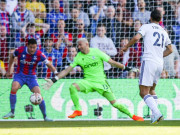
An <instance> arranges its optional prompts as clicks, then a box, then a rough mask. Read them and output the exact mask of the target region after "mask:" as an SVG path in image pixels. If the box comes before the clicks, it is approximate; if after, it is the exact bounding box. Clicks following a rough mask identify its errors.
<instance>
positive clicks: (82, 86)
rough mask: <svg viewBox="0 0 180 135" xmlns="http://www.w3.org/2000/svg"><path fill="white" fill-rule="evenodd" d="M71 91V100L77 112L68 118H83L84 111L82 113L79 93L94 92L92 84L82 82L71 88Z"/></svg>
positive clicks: (74, 84)
mask: <svg viewBox="0 0 180 135" xmlns="http://www.w3.org/2000/svg"><path fill="white" fill-rule="evenodd" d="M69 91H70V96H71V99H72V101H73V103H74V106H75V111H74V113H73V114H72V115H70V116H68V118H75V117H76V116H81V115H82V111H81V106H80V103H79V96H78V92H84V93H88V92H90V91H92V88H91V84H90V83H89V82H88V81H86V80H81V81H79V82H77V83H73V84H72V85H71V86H70V88H69Z"/></svg>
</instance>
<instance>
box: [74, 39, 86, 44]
mask: <svg viewBox="0 0 180 135" xmlns="http://www.w3.org/2000/svg"><path fill="white" fill-rule="evenodd" d="M79 41H83V42H85V43H88V40H87V39H86V38H79V39H78V40H77V41H76V44H78V42H79Z"/></svg>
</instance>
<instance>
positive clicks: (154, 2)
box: [146, 0, 175, 25]
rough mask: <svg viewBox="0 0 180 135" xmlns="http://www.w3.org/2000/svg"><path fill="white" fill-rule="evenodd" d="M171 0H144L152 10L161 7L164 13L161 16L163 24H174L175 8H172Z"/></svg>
mask: <svg viewBox="0 0 180 135" xmlns="http://www.w3.org/2000/svg"><path fill="white" fill-rule="evenodd" d="M170 1H172V0H168V1H163V0H146V3H147V8H148V10H150V11H153V10H154V9H155V8H157V7H163V8H164V11H165V14H164V16H163V22H164V24H165V25H175V10H174V9H173V8H172V5H171V2H170Z"/></svg>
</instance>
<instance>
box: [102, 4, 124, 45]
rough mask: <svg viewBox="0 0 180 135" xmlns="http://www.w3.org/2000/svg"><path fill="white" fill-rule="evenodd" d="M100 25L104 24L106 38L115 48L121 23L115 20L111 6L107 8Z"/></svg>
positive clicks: (113, 9) (118, 40) (117, 43)
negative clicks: (109, 39) (110, 40)
mask: <svg viewBox="0 0 180 135" xmlns="http://www.w3.org/2000/svg"><path fill="white" fill-rule="evenodd" d="M102 23H105V27H106V29H107V33H106V35H107V37H108V38H111V39H112V41H113V42H114V44H115V46H116V47H117V46H118V45H119V42H120V33H121V22H119V21H118V20H117V19H116V18H115V8H114V7H113V6H109V7H107V10H106V18H104V19H103V20H102Z"/></svg>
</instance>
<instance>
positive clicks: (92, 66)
mask: <svg viewBox="0 0 180 135" xmlns="http://www.w3.org/2000/svg"><path fill="white" fill-rule="evenodd" d="M109 59H110V57H109V56H108V55H107V54H105V53H104V52H102V51H100V50H99V49H97V48H90V51H89V53H88V54H83V53H81V52H79V53H78V54H77V56H76V57H75V58H74V62H73V63H72V64H70V66H71V67H73V68H74V67H75V66H77V65H79V66H81V68H82V69H83V70H84V79H86V80H89V81H93V82H102V81H105V79H106V75H105V73H104V63H103V61H106V62H108V61H109Z"/></svg>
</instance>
